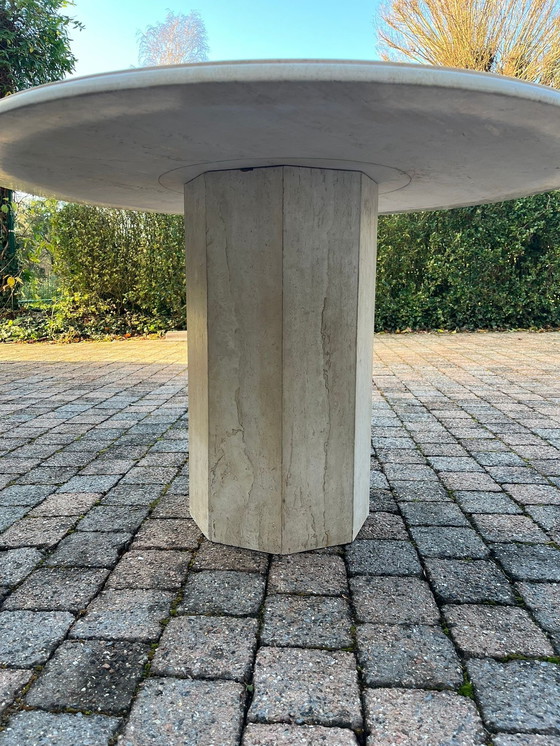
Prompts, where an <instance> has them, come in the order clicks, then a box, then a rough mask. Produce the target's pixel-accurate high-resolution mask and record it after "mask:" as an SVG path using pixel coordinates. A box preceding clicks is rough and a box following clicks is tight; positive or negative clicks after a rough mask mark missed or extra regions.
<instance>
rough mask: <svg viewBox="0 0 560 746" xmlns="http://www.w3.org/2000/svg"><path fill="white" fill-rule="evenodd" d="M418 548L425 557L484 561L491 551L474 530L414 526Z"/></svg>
mask: <svg viewBox="0 0 560 746" xmlns="http://www.w3.org/2000/svg"><path fill="white" fill-rule="evenodd" d="M410 533H411V534H412V538H413V539H414V541H415V542H416V547H417V549H418V551H419V552H420V554H421V555H423V556H424V557H440V558H443V557H446V558H452V559H461V558H463V559H464V558H466V557H469V558H471V559H484V558H485V557H488V556H489V554H490V551H489V549H488V547H487V546H486V545H485V544H484V542H483V541H481V539H480V537H479V536H478V534H477V533H476V531H473V529H472V528H456V527H455V526H412V527H411V528H410Z"/></svg>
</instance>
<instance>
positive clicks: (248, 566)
mask: <svg viewBox="0 0 560 746" xmlns="http://www.w3.org/2000/svg"><path fill="white" fill-rule="evenodd" d="M193 569H195V570H237V571H239V572H266V571H267V569H268V555H267V554H265V553H264V552H253V551H251V550H250V549H240V548H238V547H230V546H227V545H226V544H215V543H214V542H212V541H203V542H202V544H201V545H200V549H199V550H198V552H197V553H196V556H195V559H194V562H193Z"/></svg>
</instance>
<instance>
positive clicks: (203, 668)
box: [151, 616, 257, 681]
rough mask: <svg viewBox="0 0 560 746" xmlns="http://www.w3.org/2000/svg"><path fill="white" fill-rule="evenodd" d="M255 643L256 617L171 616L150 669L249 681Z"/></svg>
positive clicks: (202, 676)
mask: <svg viewBox="0 0 560 746" xmlns="http://www.w3.org/2000/svg"><path fill="white" fill-rule="evenodd" d="M256 647H257V620H256V619H236V618H234V617H201V616H180V617H174V618H172V619H171V621H170V622H169V624H168V625H167V627H166V628H165V631H164V633H163V635H162V637H161V640H160V643H159V646H158V648H157V650H156V654H155V657H154V659H153V663H152V669H151V672H152V674H155V675H158V674H159V675H162V676H182V677H184V676H188V677H193V678H198V679H201V678H202V679H204V678H209V679H234V680H236V681H248V680H249V679H250V677H251V668H252V663H253V657H254V654H255V648H256Z"/></svg>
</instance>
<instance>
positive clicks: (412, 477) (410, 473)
mask: <svg viewBox="0 0 560 746" xmlns="http://www.w3.org/2000/svg"><path fill="white" fill-rule="evenodd" d="M385 474H386V475H387V479H388V480H389V482H391V483H392V482H393V481H398V480H401V481H403V480H404V481H408V482H437V475H436V473H435V471H434V470H433V469H432V468H431V466H428V465H419V464H386V465H385Z"/></svg>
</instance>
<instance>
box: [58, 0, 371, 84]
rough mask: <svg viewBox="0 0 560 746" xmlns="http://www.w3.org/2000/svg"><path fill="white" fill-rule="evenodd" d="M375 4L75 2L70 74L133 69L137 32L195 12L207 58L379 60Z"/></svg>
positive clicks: (365, 0) (358, 0)
mask: <svg viewBox="0 0 560 746" xmlns="http://www.w3.org/2000/svg"><path fill="white" fill-rule="evenodd" d="M379 4H380V0H347V2H346V3H344V2H342V1H341V0H321V1H319V0H283V1H282V2H280V0H193V4H190V3H188V2H181V0H76V2H75V6H74V7H73V8H71V9H70V12H69V14H70V15H73V16H75V17H76V18H77V19H79V20H80V21H81V22H82V23H83V24H84V25H85V27H86V28H85V30H84V31H81V32H77V31H76V32H73V34H72V35H73V37H74V41H73V50H74V54H75V55H76V57H77V58H78V64H77V66H76V71H75V74H77V75H89V74H91V73H97V72H105V71H108V70H122V69H126V68H129V67H131V66H135V65H138V41H137V33H138V31H143V30H144V29H145V28H146V26H148V25H153V24H155V23H158V22H159V21H162V20H163V19H164V18H165V15H166V11H167V9H170V10H172V11H174V12H175V13H185V14H188V13H189V11H191V10H198V11H200V13H201V15H202V18H203V19H204V22H205V24H206V29H207V31H208V41H209V44H210V60H239V59H265V58H284V59H286V58H287V59H289V58H294V57H296V58H297V57H305V58H327V59H364V60H374V59H378V54H377V49H376V30H375V22H376V18H377V15H378V12H379Z"/></svg>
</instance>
